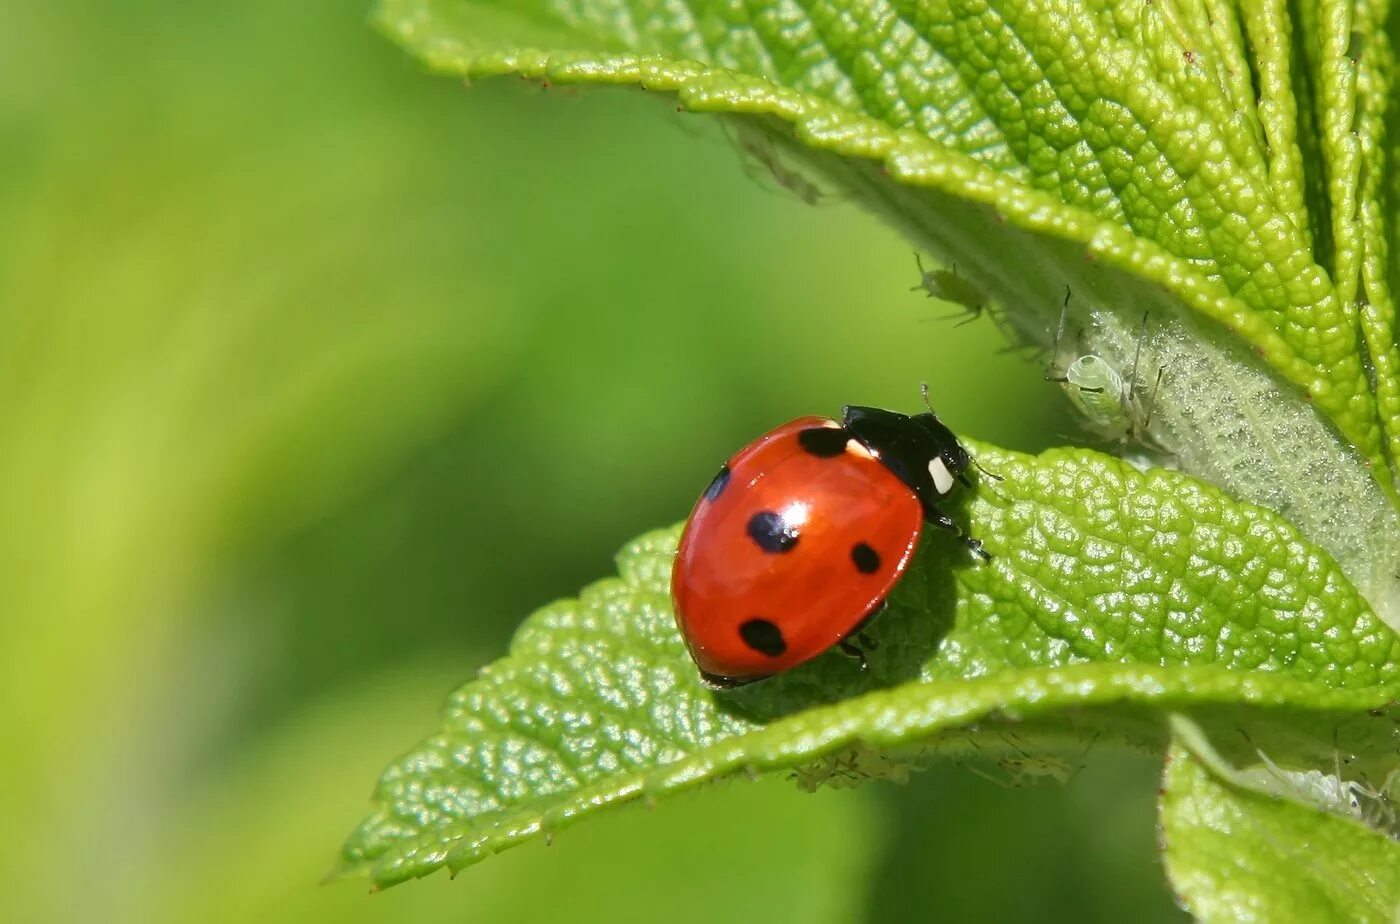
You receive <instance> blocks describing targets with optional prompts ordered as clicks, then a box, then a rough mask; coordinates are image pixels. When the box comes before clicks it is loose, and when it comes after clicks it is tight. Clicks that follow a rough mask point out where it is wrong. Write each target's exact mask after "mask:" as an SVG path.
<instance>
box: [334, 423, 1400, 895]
mask: <svg viewBox="0 0 1400 924" xmlns="http://www.w3.org/2000/svg"><path fill="white" fill-rule="evenodd" d="M972 448H973V449H974V450H976V451H977V456H978V460H979V462H980V464H982V465H983V466H985V467H986V468H987V469H988V470H990V471H993V472H995V473H996V474H998V475H1000V476H1001V477H1002V479H1003V480H1001V481H992V480H990V479H984V480H983V482H982V484H981V485H980V486H979V487H978V488H977V489H976V490H975V492H973V493H972V495H971V496H969V497H967V498H966V499H965V503H964V504H963V506H962V509H961V510H959V511H957V516H958V517H959V519H960V520H962V521H965V522H966V523H967V525H968V529H969V531H970V532H971V534H973V535H976V536H978V537H979V538H981V539H982V540H983V541H984V542H985V544H986V547H987V549H988V550H989V551H990V552H991V553H992V554H993V556H994V558H993V560H992V561H991V562H990V563H987V564H979V563H977V562H976V561H974V560H969V559H970V556H969V555H968V553H967V551H966V549H965V548H964V547H963V546H962V545H961V544H960V543H959V542H958V541H957V540H956V539H955V538H953V537H951V536H950V535H948V534H946V533H939V534H937V535H932V536H929V537H928V539H927V541H926V542H925V543H924V544H923V547H922V548H921V551H920V553H919V556H918V557H917V559H916V561H915V563H914V564H913V565H912V567H911V572H910V573H909V574H908V575H907V576H906V578H905V579H904V580H903V581H902V582H901V584H900V585H899V586H898V587H897V589H896V591H895V593H894V594H893V595H892V597H891V598H890V606H889V608H888V610H887V611H886V612H885V613H884V614H882V616H881V617H880V618H879V619H878V620H876V621H875V623H874V624H873V626H872V628H871V630H870V631H871V634H872V635H873V636H874V639H875V641H876V643H877V644H876V646H875V647H874V648H873V650H872V651H871V653H870V665H869V670H868V671H867V672H864V673H863V672H861V671H860V669H859V668H858V667H857V666H856V665H854V664H852V663H851V662H850V661H848V660H846V659H844V658H842V657H840V656H839V655H836V654H831V655H827V656H824V657H822V658H819V659H817V660H816V661H814V662H811V663H809V664H807V665H804V666H803V667H801V668H798V669H796V670H793V671H790V672H788V673H785V674H782V675H779V676H777V677H774V678H772V679H770V680H767V681H764V682H762V683H758V684H754V685H752V686H749V687H745V688H742V689H740V690H737V691H734V692H733V693H731V694H724V695H716V694H713V693H711V692H709V691H708V690H707V689H706V688H705V687H704V686H703V685H702V684H701V683H700V681H699V678H698V675H697V673H696V670H695V667H694V665H693V664H692V663H691V661H690V659H689V658H688V656H687V654H686V652H685V648H684V646H683V644H682V642H681V640H680V638H679V636H678V634H677V632H676V629H675V626H674V623H673V617H672V613H671V606H670V568H671V561H672V558H673V555H674V550H675V541H676V530H665V531H661V532H656V533H652V534H649V535H647V536H644V537H642V538H640V539H638V540H637V541H636V542H635V543H633V544H632V545H631V546H629V547H628V548H627V549H626V550H625V551H624V552H623V553H622V555H621V556H620V558H619V572H620V576H619V578H617V579H615V580H607V581H603V582H600V583H598V584H595V585H593V586H591V587H589V588H587V589H586V590H585V591H584V592H583V594H582V595H581V596H580V598H579V599H578V600H568V601H562V602H560V603H556V604H554V605H552V606H549V607H546V608H545V609H543V610H541V611H540V612H538V613H536V614H535V615H534V616H532V617H530V619H528V620H527V621H526V622H525V623H524V625H523V626H522V627H521V629H520V630H519V632H518V633H517V635H516V637H515V639H514V641H513V643H512V645H511V650H510V654H509V656H508V657H506V658H505V659H503V660H502V661H499V662H497V663H495V664H493V665H491V666H490V667H488V668H485V669H484V670H483V671H482V674H481V676H480V677H479V678H478V679H477V680H475V681H473V682H471V683H468V684H467V685H466V686H465V687H463V688H462V689H461V690H459V691H458V692H457V694H456V695H455V696H454V697H453V698H452V700H451V702H450V703H449V705H448V708H447V711H446V715H445V718H444V723H443V727H442V729H441V731H440V732H439V733H438V734H437V735H434V736H433V737H431V738H429V739H428V740H426V741H424V742H422V743H421V744H420V745H419V746H418V747H417V748H415V749H414V750H413V751H411V752H410V753H408V754H407V755H406V756H404V757H403V758H401V759H400V760H398V761H396V762H395V763H394V764H393V765H392V766H391V767H390V768H389V769H388V770H387V771H386V772H385V774H384V776H383V778H382V779H381V781H380V784H379V788H378V790H377V792H376V795H375V801H376V803H377V809H376V811H375V812H374V814H372V815H371V816H370V818H369V819H368V820H367V821H365V823H364V824H363V825H362V826H361V827H360V829H359V830H358V831H357V832H356V833H355V834H354V835H353V836H352V837H351V839H350V840H349V842H348V843H347V845H346V847H345V850H344V866H345V868H346V869H347V870H354V869H362V870H368V872H369V874H370V875H371V876H372V878H373V879H374V881H375V882H376V883H378V884H379V885H388V884H392V883H394V882H398V881H401V880H403V879H406V878H411V877H415V876H422V875H425V874H427V873H429V872H431V871H433V870H434V869H437V868H439V867H441V866H443V865H446V866H448V867H450V868H452V869H460V868H461V867H463V866H466V865H468V864H470V863H472V862H475V861H477V860H479V859H481V858H482V857H484V856H486V855H488V854H490V853H493V852H495V851H498V850H500V849H502V848H504V847H507V846H510V845H512V844H515V843H518V842H519V841H521V840H524V839H526V838H529V837H532V836H535V835H538V834H541V833H547V832H551V831H553V830H555V829H557V828H559V827H560V826H562V825H564V824H566V823H568V822H570V821H572V820H574V819H576V818H578V817H580V816H583V815H586V814H588V813H590V812H593V811H595V810H597V809H600V808H602V807H604V806H608V805H612V804H616V803H620V802H626V801H629V800H633V799H638V798H646V799H654V798H658V797H660V796H662V795H665V794H669V793H673V792H677V791H681V790H685V789H688V788H692V787H695V786H698V785H701V784H703V783H706V782H709V781H712V780H716V779H721V778H724V777H727V776H732V775H735V774H745V773H748V774H758V773H765V772H774V771H784V770H798V769H802V780H803V781H804V783H806V784H807V785H813V784H817V783H820V782H822V781H823V780H824V779H825V778H826V777H828V776H835V775H837V774H838V764H839V766H840V767H842V768H844V770H841V771H840V773H841V774H842V775H849V773H850V772H851V771H852V768H854V772H855V773H856V774H857V775H859V776H896V777H898V776H900V775H902V774H903V773H906V772H907V770H908V766H909V762H918V761H921V760H924V759H932V758H934V757H938V756H958V755H966V754H968V753H969V752H973V753H981V754H983V755H985V756H996V755H997V754H999V753H1011V752H1013V751H1017V752H1019V749H1021V748H1022V747H1031V746H1035V747H1049V748H1051V749H1054V748H1065V749H1068V748H1071V747H1072V748H1073V749H1074V750H1080V749H1082V747H1083V744H1082V742H1083V741H1084V740H1087V739H1090V738H1091V737H1095V736H1097V738H1099V739H1101V740H1103V741H1106V742H1107V741H1119V742H1124V743H1127V744H1129V745H1131V746H1135V747H1141V748H1148V749H1152V748H1159V747H1161V746H1162V745H1163V744H1164V743H1165V740H1166V734H1165V724H1164V722H1163V720H1162V718H1161V710H1163V709H1179V708H1182V707H1183V706H1187V705H1211V706H1213V708H1212V709H1211V711H1210V716H1209V719H1208V720H1206V719H1203V721H1208V722H1209V723H1211V727H1220V728H1230V729H1233V728H1236V727H1242V728H1243V727H1247V728H1249V729H1250V733H1251V735H1252V736H1253V738H1254V740H1256V741H1259V742H1267V744H1268V746H1269V747H1270V748H1272V749H1273V750H1274V752H1275V753H1277V754H1279V755H1285V756H1290V757H1296V758H1298V759H1300V760H1317V759H1320V757H1321V755H1323V754H1325V753H1330V752H1331V749H1332V747H1333V742H1334V740H1337V741H1341V742H1343V743H1344V744H1345V746H1346V747H1347V748H1348V749H1349V750H1351V751H1354V752H1357V753H1358V754H1362V755H1369V757H1368V758H1367V759H1379V757H1378V755H1381V754H1384V753H1385V752H1386V751H1387V749H1388V748H1389V747H1390V746H1391V739H1392V735H1393V726H1392V724H1391V722H1390V720H1389V719H1388V718H1386V717H1385V716H1383V715H1377V716H1372V715H1369V714H1367V713H1366V712H1364V710H1369V709H1376V710H1380V709H1381V708H1382V707H1384V706H1385V705H1386V704H1387V703H1388V702H1390V701H1391V700H1392V699H1393V698H1394V697H1395V696H1396V694H1397V693H1400V639H1397V637H1396V636H1395V634H1394V633H1393V632H1391V631H1390V630H1389V629H1388V628H1387V627H1386V626H1385V625H1384V624H1383V623H1382V622H1380V620H1378V619H1377V618H1376V616H1375V615H1374V614H1373V613H1372V612H1371V611H1370V609H1369V608H1368V607H1367V606H1366V604H1365V602H1364V601H1363V600H1362V599H1361V598H1360V597H1359V596H1358V595H1357V594H1356V592H1355V591H1354V589H1352V588H1351V586H1350V585H1349V584H1348V583H1347V582H1346V580H1345V578H1344V577H1343V575H1342V574H1341V572H1340V570H1339V569H1338V567H1337V565H1336V564H1335V562H1334V561H1333V560H1332V559H1331V558H1330V557H1329V556H1328V555H1327V554H1326V553H1324V552H1321V551H1319V550H1317V549H1316V548H1315V547H1312V546H1311V545H1309V544H1308V543H1307V542H1306V541H1305V540H1303V539H1302V538H1301V537H1299V536H1298V534H1297V532H1296V531H1295V530H1294V529H1293V528H1292V527H1290V526H1289V525H1288V524H1287V523H1285V522H1284V521H1283V520H1282V519H1280V518H1279V517H1277V516H1275V515H1274V514H1271V513H1269V512H1267V511H1265V510H1262V509H1259V508H1257V507H1253V506H1250V505H1246V504H1239V503H1236V502H1233V501H1231V500H1229V499H1228V498H1226V497H1225V496H1224V495H1223V494H1222V493H1221V492H1219V491H1218V490H1216V489H1214V488H1211V487H1209V486H1207V485H1203V484H1201V483H1199V482H1196V481H1194V480H1193V479H1191V478H1189V477H1187V476H1184V475H1180V474H1176V473H1171V472H1164V471H1156V472H1152V473H1147V474H1144V473H1141V472H1138V471H1137V470H1136V469H1134V468H1132V467H1130V466H1128V465H1126V464H1124V463H1121V462H1118V461H1116V460H1113V459H1109V458H1107V457H1104V456H1101V455H1098V454H1096V453H1091V452H1086V451H1068V450H1056V451H1052V452H1048V453H1045V454H1043V455H1041V456H1037V457H1030V456H1025V455H1021V454H1017V453H1010V452H1004V451H1000V450H994V449H991V448H990V447H984V446H977V445H973V447H972ZM1032 742H1034V744H1032Z"/></svg>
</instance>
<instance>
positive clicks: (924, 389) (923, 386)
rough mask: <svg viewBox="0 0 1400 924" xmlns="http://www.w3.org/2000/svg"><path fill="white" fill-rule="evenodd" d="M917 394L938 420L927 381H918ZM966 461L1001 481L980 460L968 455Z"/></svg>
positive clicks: (999, 477)
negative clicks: (929, 395)
mask: <svg viewBox="0 0 1400 924" xmlns="http://www.w3.org/2000/svg"><path fill="white" fill-rule="evenodd" d="M919 394H921V395H923V396H924V407H926V408H928V412H929V413H930V414H932V415H933V419H934V420H938V412H937V411H935V410H934V409H933V403H932V402H931V401H929V399H928V382H920V383H919ZM940 423H941V421H940ZM968 461H969V462H971V463H972V464H973V466H974V467H975V468H976V469H977V470H978V471H979V472H981V473H982V474H984V475H986V476H987V477H988V478H990V479H992V480H993V481H1002V480H1003V479H1002V477H1001V476H1000V475H994V474H992V473H991V472H989V471H987V470H986V469H985V468H983V467H982V464H981V463H980V462H978V461H977V460H976V459H974V458H972V457H971V456H968Z"/></svg>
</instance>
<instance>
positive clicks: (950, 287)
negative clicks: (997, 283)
mask: <svg viewBox="0 0 1400 924" xmlns="http://www.w3.org/2000/svg"><path fill="white" fill-rule="evenodd" d="M914 263H915V264H916V265H917V266H918V267H919V276H920V279H919V284H918V285H914V286H910V287H909V291H910V292H926V293H927V294H928V297H929V298H936V299H940V300H942V301H945V302H952V303H953V304H954V305H959V306H961V307H962V309H963V310H962V311H959V312H957V313H956V314H950V315H947V316H945V317H942V318H939V319H938V320H941V321H950V320H952V319H953V318H961V319H962V320H960V321H958V323H957V324H956V325H955V326H957V327H961V326H962V325H964V324H971V323H972V322H973V321H975V320H977V319H978V318H980V317H981V316H982V309H983V308H985V307H986V304H987V298H986V296H985V295H984V294H983V293H982V290H981V289H979V288H977V286H975V285H973V284H972V283H971V282H969V281H968V280H967V279H965V278H964V277H962V276H959V275H958V265H957V264H956V263H954V264H953V266H952V269H950V270H945V269H924V258H923V257H922V256H921V255H920V254H919V253H918V252H915V254H914Z"/></svg>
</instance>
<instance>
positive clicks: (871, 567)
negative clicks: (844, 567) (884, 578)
mask: <svg viewBox="0 0 1400 924" xmlns="http://www.w3.org/2000/svg"><path fill="white" fill-rule="evenodd" d="M851 561H853V562H854V563H855V566H856V569H857V570H858V571H860V573H861V574H874V573H875V572H876V571H879V570H880V553H879V552H877V551H875V550H874V549H872V548H871V547H870V546H868V545H866V544H865V543H864V542H857V543H856V544H855V545H854V546H852V547H851Z"/></svg>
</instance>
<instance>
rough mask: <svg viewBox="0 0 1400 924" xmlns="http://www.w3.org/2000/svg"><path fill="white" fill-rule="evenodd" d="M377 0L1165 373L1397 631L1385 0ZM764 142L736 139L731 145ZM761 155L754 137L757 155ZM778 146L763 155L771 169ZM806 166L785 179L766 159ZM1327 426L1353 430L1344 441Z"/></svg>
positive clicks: (437, 61)
mask: <svg viewBox="0 0 1400 924" xmlns="http://www.w3.org/2000/svg"><path fill="white" fill-rule="evenodd" d="M1289 9H1290V8H1288V7H1286V6H1285V5H1283V4H1280V3H1270V2H1254V3H1250V4H1246V5H1245V6H1244V7H1243V8H1242V9H1241V10H1239V11H1236V10H1235V9H1233V8H1231V7H1229V6H1227V5H1223V4H1216V3H1205V4H1189V3H1181V4H1178V3H1138V4H1126V5H1125V4H1122V3H1116V2H1110V0H1099V2H1091V3H1076V4H1060V5H1055V6H1050V5H1046V4H1040V3H1028V2H992V3H974V2H923V3H914V2H910V0H824V2H821V3H818V4H815V5H809V6H801V7H797V6H791V5H783V4H778V3H769V2H756V3H751V4H746V5H742V6H734V5H732V4H725V3H720V2H715V0H699V2H696V3H693V4H689V5H680V6H677V5H669V6H668V5H659V4H652V3H642V2H637V0H610V2H606V3H596V2H585V3H550V2H545V0H509V2H505V0H381V2H380V5H379V8H378V20H379V22H380V24H381V26H382V27H383V28H384V29H385V30H386V31H387V32H388V33H389V34H391V35H392V36H393V37H395V38H396V39H397V40H398V41H400V42H401V43H403V44H404V45H405V46H407V47H408V48H410V49H412V50H413V52H414V53H416V54H417V55H418V56H420V57H421V58H422V59H423V60H424V61H426V62H427V63H428V65H429V66H431V67H432V68H433V69H435V70H437V71H440V72H442V73H447V74H454V75H464V76H468V77H472V76H489V75H495V74H503V73H518V74H521V75H524V76H526V77H531V78H537V79H540V80H543V81H546V82H550V83H564V82H573V83H592V84H621V85H631V86H638V87H642V88H644V89H647V90H651V91H656V92H665V93H670V94H674V95H675V97H676V98H677V99H678V100H679V102H680V107H681V108H682V109H685V110H689V111H695V112H711V113H717V114H721V115H723V116H724V117H725V118H726V120H727V121H729V122H730V124H731V125H733V126H735V128H736V129H737V131H738V133H739V136H740V144H741V147H742V148H744V149H745V150H747V151H749V152H750V154H751V155H752V153H753V152H754V151H757V150H763V151H765V152H767V153H765V154H763V155H762V156H759V157H757V158H756V159H757V160H758V161H759V166H760V168H762V169H766V170H768V171H769V172H771V173H773V174H774V178H775V179H776V180H777V181H778V182H779V183H780V185H785V186H788V187H789V188H792V189H794V190H796V191H798V192H799V194H800V195H803V197H804V198H811V196H810V195H807V194H806V192H805V191H806V190H809V189H810V187H811V184H810V183H809V182H808V181H806V180H804V179H802V177H803V171H806V172H808V173H811V172H815V173H817V174H820V175H821V176H823V177H825V178H827V179H828V180H830V181H832V182H835V183H838V184H840V185H841V186H843V187H844V188H846V189H848V190H850V191H851V192H852V193H853V194H854V195H855V196H856V197H857V198H858V199H859V200H860V201H862V202H864V203H865V204H866V205H867V206H869V207H871V208H874V209H876V210H877V211H879V212H880V213H882V214H883V215H884V216H885V217H887V218H888V219H889V220H890V221H891V222H892V223H893V224H894V225H895V226H896V227H898V228H900V229H901V230H902V231H903V232H905V233H906V234H907V235H908V236H909V237H910V238H911V239H912V240H913V241H914V242H915V243H916V244H917V245H918V246H919V247H921V248H923V249H926V250H927V251H929V252H931V253H933V254H935V255H936V256H937V257H939V258H940V259H941V260H942V261H943V262H944V263H945V264H947V265H951V266H956V268H957V271H958V274H959V276H960V278H962V279H963V280H965V281H966V284H967V285H968V286H970V287H971V288H972V290H973V291H977V292H981V293H985V295H986V297H987V300H988V302H987V304H988V307H989V309H990V310H991V311H992V314H993V316H994V317H995V318H996V319H997V320H998V322H999V323H1000V324H1002V326H1003V327H1005V328H1007V329H1008V330H1009V331H1011V332H1012V334H1013V336H1014V337H1016V338H1017V339H1023V340H1028V341H1031V342H1039V343H1042V344H1045V343H1048V342H1049V340H1050V332H1051V331H1052V330H1053V329H1054V326H1055V320H1056V318H1057V316H1058V312H1057V308H1058V305H1059V301H1060V295H1061V293H1062V292H1063V291H1064V289H1065V286H1066V285H1068V286H1070V287H1071V289H1072V291H1073V293H1074V301H1073V311H1072V314H1071V327H1072V329H1073V330H1074V331H1075V332H1076V333H1077V334H1078V336H1077V337H1076V340H1077V342H1079V343H1080V344H1082V348H1083V349H1084V350H1085V351H1086V352H1089V353H1094V354H1098V355H1099V356H1101V357H1103V358H1104V359H1105V360H1106V361H1108V362H1109V363H1111V364H1112V365H1114V366H1115V367H1117V368H1118V369H1119V370H1120V371H1122V372H1123V374H1124V378H1127V377H1128V376H1127V370H1128V369H1129V366H1130V365H1131V364H1132V363H1133V362H1134V357H1135V356H1137V355H1138V346H1139V339H1140V338H1139V331H1142V330H1144V328H1143V327H1142V323H1141V322H1142V319H1143V317H1144V314H1146V315H1148V316H1149V319H1150V323H1149V325H1148V327H1147V328H1146V334H1145V335H1144V336H1143V337H1142V339H1143V351H1142V362H1143V363H1144V368H1151V369H1153V370H1156V369H1159V368H1160V369H1163V370H1165V371H1164V375H1163V377H1162V379H1161V382H1160V386H1159V387H1157V388H1156V389H1155V393H1154V400H1153V405H1154V413H1153V415H1152V420H1151V422H1150V427H1149V428H1148V430H1149V432H1150V437H1151V440H1152V442H1153V443H1154V444H1155V445H1157V446H1159V447H1161V448H1162V449H1164V450H1166V451H1167V452H1168V453H1169V454H1171V455H1172V456H1173V457H1174V458H1175V459H1176V461H1177V463H1178V465H1179V467H1180V468H1181V469H1182V470H1184V471H1187V472H1190V473H1192V474H1195V475H1197V476H1199V477H1202V478H1204V479H1206V480H1208V481H1211V482H1212V483H1214V484H1217V485H1220V486H1222V487H1224V488H1226V489H1228V490H1229V491H1230V492H1231V493H1233V494H1234V495H1235V496H1237V497H1241V498H1244V499H1246V500H1250V501H1253V502H1255V503H1259V504H1262V505H1264V506H1267V507H1269V508H1271V509H1273V510H1276V511H1278V512H1280V513H1283V514H1284V515H1286V516H1287V517H1289V519H1290V520H1292V521H1293V522H1294V523H1296V524H1297V525H1298V526H1299V527H1300V528H1301V529H1302V530H1303V531H1304V533H1305V534H1306V535H1307V536H1309V537H1310V538H1311V539H1312V540H1313V541H1315V542H1316V543H1318V544H1320V545H1321V546H1323V547H1324V548H1326V549H1328V550H1329V551H1330V552H1331V553H1332V554H1333V555H1334V556H1335V557H1336V558H1337V560H1338V562H1339V563H1340V564H1341V565H1342V567H1343V569H1344V570H1345V571H1346V573H1347V575H1348V577H1349V578H1350V579H1351V580H1352V582H1353V583H1354V584H1355V585H1356V586H1357V587H1358V588H1359V589H1360V590H1361V592H1362V593H1363V594H1364V595H1365V596H1366V597H1367V599H1368V600H1370V601H1371V603H1372V605H1373V606H1374V607H1375V608H1376V609H1377V610H1378V611H1379V612H1380V613H1381V615H1382V616H1383V618H1385V619H1386V620H1387V621H1388V622H1389V623H1390V624H1391V625H1392V626H1397V627H1400V579H1398V578H1397V577H1396V575H1397V573H1400V543H1377V542H1375V541H1374V537H1376V536H1382V535H1400V515H1397V511H1396V508H1395V506H1394V501H1395V498H1396V495H1395V490H1394V484H1395V477H1396V459H1397V457H1400V353H1397V350H1396V346H1395V331H1394V314H1395V307H1394V299H1393V293H1392V291H1391V284H1392V276H1393V275H1394V272H1393V270H1392V269H1391V267H1390V264H1389V262H1388V259H1387V245H1388V241H1387V237H1386V230H1385V223H1384V218H1385V216H1387V215H1389V214H1391V213H1393V211H1394V210H1393V208H1388V203H1389V201H1390V200H1389V199H1388V198H1387V197H1388V196H1390V195H1391V194H1392V193H1391V185H1392V181H1391V179H1390V177H1391V164H1390V158H1389V154H1390V151H1389V150H1388V149H1386V147H1385V139H1386V134H1385V125H1384V118H1385V112H1386V109H1385V106H1386V100H1387V94H1388V93H1389V91H1390V88H1391V86H1392V78H1393V74H1392V72H1393V60H1392V58H1393V51H1392V48H1391V45H1390V40H1389V38H1388V36H1387V35H1386V34H1385V33H1384V31H1383V30H1382V20H1383V18H1384V16H1383V10H1382V8H1381V7H1379V6H1377V5H1374V4H1369V3H1361V4H1354V5H1343V4H1331V5H1328V6H1326V7H1325V8H1320V9H1319V11H1313V10H1312V8H1307V9H1306V10H1304V12H1303V14H1302V15H1303V17H1304V18H1303V20H1302V21H1301V22H1300V23H1292V22H1290V20H1289V16H1288V11H1289ZM745 139H748V140H745ZM753 139H757V141H754V140H753ZM774 152H776V153H774ZM789 163H790V164H791V166H779V165H780V164H789ZM1339 435H1340V437H1341V438H1340V439H1339Z"/></svg>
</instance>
